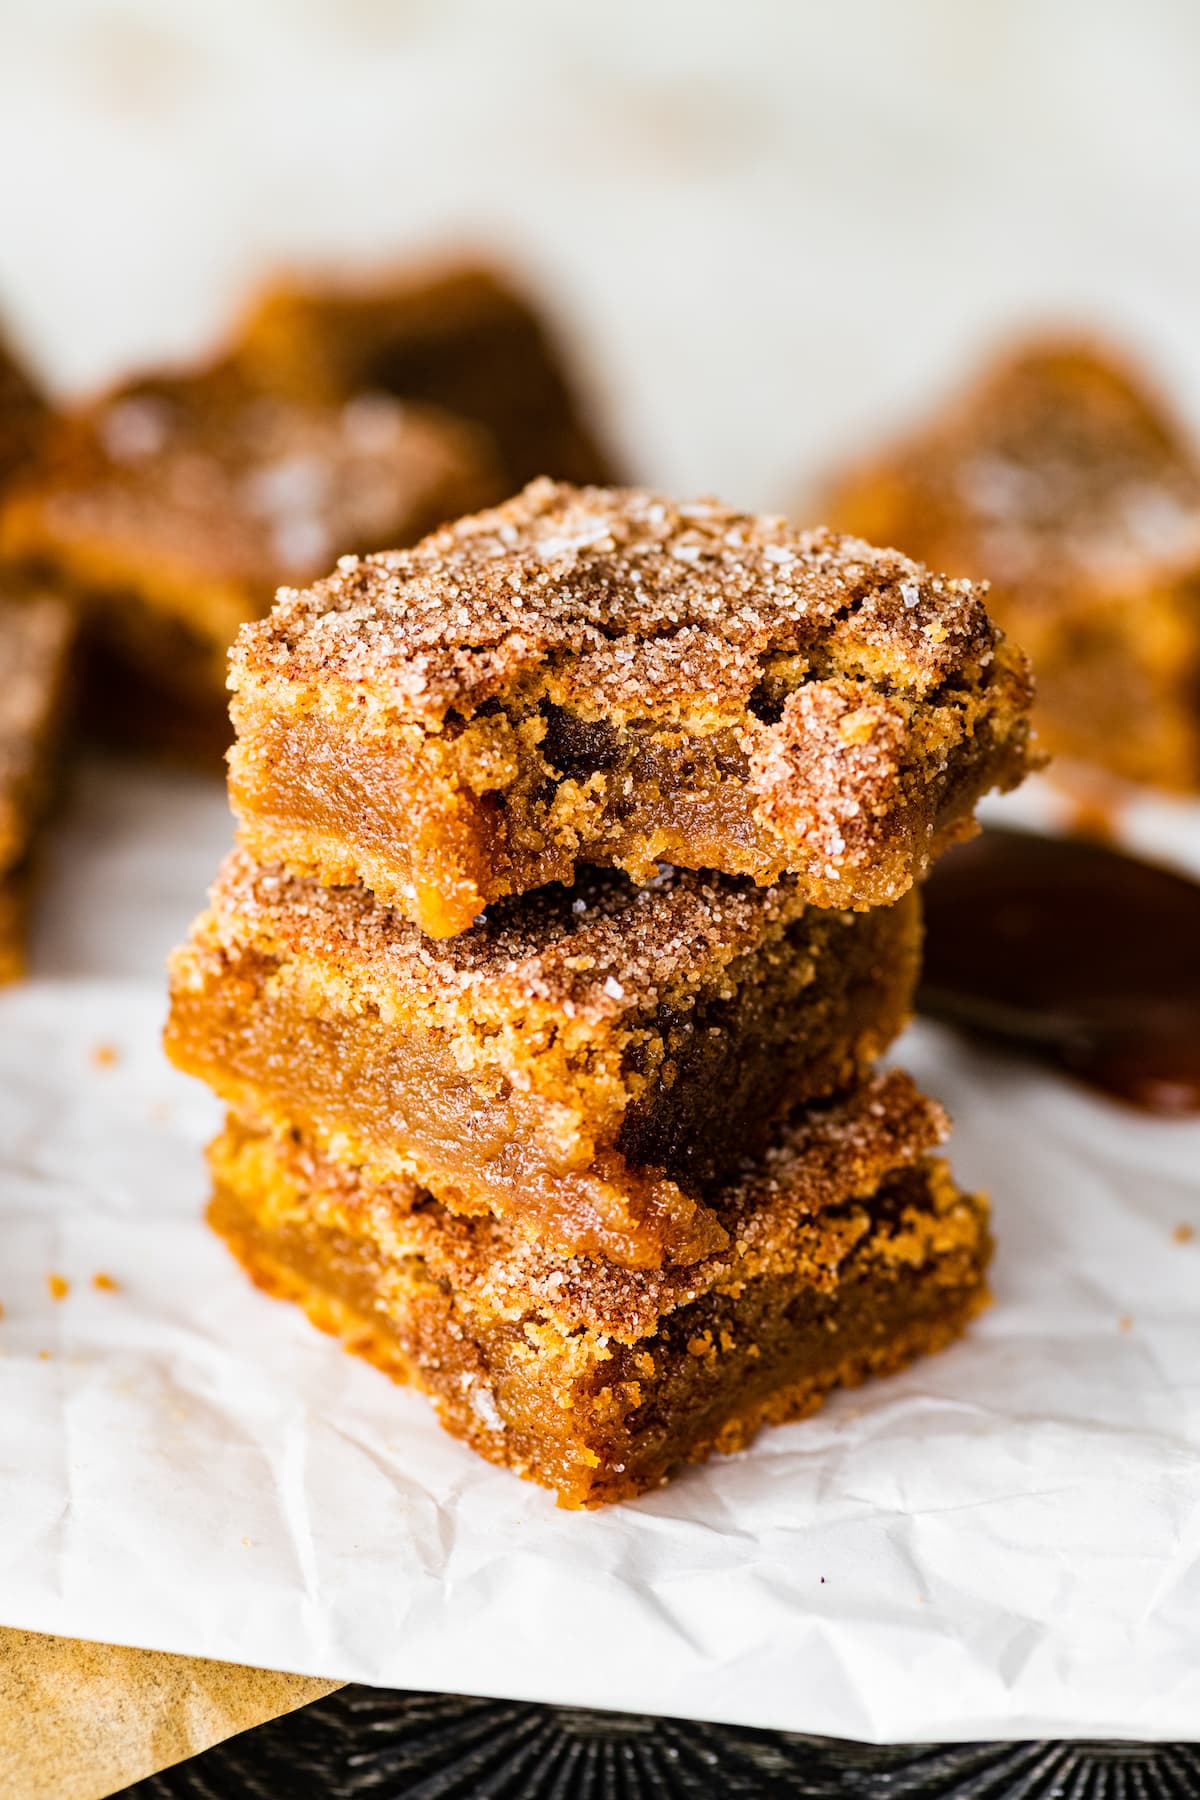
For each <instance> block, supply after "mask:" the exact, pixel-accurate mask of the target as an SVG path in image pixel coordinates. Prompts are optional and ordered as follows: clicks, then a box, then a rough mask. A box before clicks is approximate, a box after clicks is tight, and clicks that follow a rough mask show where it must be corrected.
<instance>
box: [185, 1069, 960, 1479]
mask: <svg viewBox="0 0 1200 1800" xmlns="http://www.w3.org/2000/svg"><path fill="white" fill-rule="evenodd" d="M944 1130H945V1121H944V1118H943V1115H942V1114H941V1112H940V1111H939V1109H938V1108H937V1107H936V1106H934V1105H933V1103H932V1102H930V1101H929V1100H926V1099H925V1098H924V1097H923V1096H922V1095H921V1094H920V1093H918V1091H917V1090H916V1088H915V1087H914V1086H913V1084H912V1082H911V1081H910V1079H909V1078H908V1077H907V1076H906V1075H903V1074H901V1073H900V1072H898V1071H897V1072H894V1073H892V1074H889V1075H886V1076H883V1077H882V1078H878V1079H876V1080H874V1081H872V1082H870V1083H868V1084H867V1085H866V1086H865V1087H864V1088H862V1089H860V1090H859V1091H858V1092H857V1093H855V1094H854V1095H853V1096H852V1097H851V1098H850V1099H848V1100H846V1101H843V1102H840V1103H838V1104H837V1105H834V1106H831V1107H829V1108H827V1109H819V1110H817V1111H815V1112H813V1113H812V1114H810V1115H809V1116H807V1117H806V1118H805V1119H804V1121H803V1123H801V1124H799V1125H798V1126H797V1127H796V1128H795V1129H794V1130H793V1131H792V1132H791V1133H790V1134H789V1135H787V1136H786V1137H785V1138H784V1139H783V1140H782V1141H781V1142H780V1143H779V1144H778V1145H777V1146H776V1147H775V1148H774V1149H773V1150H772V1151H771V1152H770V1153H769V1154H768V1155H767V1156H766V1157H765V1158H764V1159H763V1160H762V1161H761V1162H760V1163H758V1164H757V1165H754V1166H752V1167H750V1168H748V1169H747V1170H745V1171H744V1172H743V1173H742V1174H740V1175H739V1176H738V1177H737V1178H736V1180H734V1181H733V1182H732V1183H731V1185H730V1186H729V1188H728V1190H727V1192H726V1193H725V1195H724V1197H723V1202H722V1213H723V1215H724V1216H725V1217H726V1218H728V1220H729V1221H730V1240H729V1244H728V1246H727V1247H726V1248H725V1249H724V1250H722V1251H720V1252H718V1253H716V1254H714V1255H711V1256H709V1257H708V1258H706V1259H705V1260H704V1261H703V1262H700V1263H697V1264H695V1265H693V1266H692V1267H691V1268H689V1269H685V1270H660V1271H657V1272H654V1271H645V1270H640V1271H636V1272H631V1271H628V1270H622V1269H619V1268H616V1267H614V1266H613V1265H612V1264H609V1263H605V1262H600V1261H590V1260H588V1259H586V1258H570V1259H567V1260H563V1259H562V1258H556V1257H555V1256H554V1255H553V1254H552V1253H551V1252H549V1251H547V1250H546V1249H545V1248H543V1247H539V1246H537V1245H533V1244H530V1243H529V1242H527V1241H526V1240H525V1239H523V1238H521V1237H519V1236H516V1235H514V1234H513V1233H512V1232H511V1231H510V1230H508V1229H507V1228H506V1227H505V1225H504V1224H502V1223H501V1222H499V1221H497V1220H495V1219H491V1218H479V1219H463V1218H460V1217H458V1216H456V1215H455V1214H453V1213H451V1212H448V1211H446V1210H445V1209H444V1208H443V1207H441V1206H440V1205H439V1204H438V1203H437V1201H436V1200H434V1199H433V1198H432V1197H431V1196H430V1195H428V1194H426V1193H423V1192H422V1191H421V1190H420V1189H419V1188H416V1187H415V1186H414V1185H413V1184H412V1183H411V1182H406V1181H403V1180H400V1181H395V1182H391V1183H384V1184H374V1183H371V1182H369V1181H367V1180H365V1179H364V1178H363V1177H362V1176H361V1175H360V1174H359V1173H358V1172H357V1171H355V1170H353V1169H349V1168H339V1167H338V1166H336V1165H334V1164H333V1163H331V1162H329V1161H327V1160H324V1159H322V1158H321V1157H319V1156H317V1155H315V1154H314V1153H313V1152H312V1151H311V1150H310V1149H309V1148H307V1147H306V1146H305V1144H304V1142H303V1140H302V1139H300V1138H299V1137H297V1136H296V1135H294V1134H293V1135H292V1136H291V1137H285V1138H279V1137H275V1136H273V1135H271V1134H269V1133H261V1132H254V1131H251V1130H249V1129H247V1128H246V1127H245V1126H243V1125H239V1124H238V1123H237V1122H236V1121H231V1122H230V1124H229V1127H228V1129H227V1130H226V1132H225V1134H224V1135H223V1136H222V1137H220V1138H218V1140H217V1141H216V1143H215V1144H214V1145H213V1146H212V1149H211V1152H210V1158H211V1165H212V1171H213V1177H214V1188H215V1192H214V1197H213V1200H212V1203H211V1207H210V1211H209V1219H210V1221H211V1223H212V1225H213V1226H214V1228H215V1229H216V1230H217V1231H218V1232H219V1233H220V1234H221V1236H222V1237H223V1238H225V1239H226V1241H227V1242H228V1244H229V1245H230V1247H231V1249H232V1250H233V1251H234V1253H235V1255H236V1256H237V1257H238V1258H239V1260H240V1261H241V1262H242V1263H243V1265H244V1266H245V1268H246V1269H247V1270H248V1271H249V1273H250V1274H251V1275H252V1276H253V1278H254V1280H255V1281H256V1282H257V1283H258V1284H259V1285H260V1286H261V1287H263V1288H265V1289H266V1290H267V1291H268V1292H271V1293H274V1294H278V1295H281V1296H284V1297H286V1298H288V1299H292V1300H296V1301H299V1303H300V1304H301V1305H302V1306H303V1307H304V1309H305V1311H306V1312H307V1313H308V1315H309V1317H310V1318H311V1319H312V1320H313V1322H314V1323H315V1324H317V1325H319V1326H320V1327H321V1328H322V1329H323V1330H326V1331H330V1332H333V1333H335V1334H336V1335H338V1336H340V1337H341V1338H342V1339H343V1341H344V1342H345V1344H346V1346H347V1348H349V1349H350V1350H353V1351H355V1352H356V1353H357V1354H359V1355H361V1356H365V1357H366V1358H367V1359H368V1360H369V1361H371V1362H373V1363H375V1364H377V1365H378V1366H379V1367H380V1368H382V1369H384V1370H386V1372H387V1373H388V1374H390V1375H392V1376H394V1377H395V1378H396V1379H398V1380H401V1381H407V1382H412V1383H413V1384H414V1385H416V1386H418V1387H420V1388H423V1389H424V1390H425V1391H426V1392H427V1393H428V1394H429V1396H430V1398H431V1399H432V1401H433V1404H434V1406H435V1408H436V1410H437V1414H438V1417H439V1419H440V1421H441V1423H442V1424H443V1425H444V1426H445V1427H446V1428H447V1430H449V1431H451V1432H453V1433H454V1434H455V1436H457V1437H461V1438H463V1439H465V1440H466V1442H467V1443H468V1444H470V1445H471V1447H472V1448H473V1449H475V1450H477V1451H478V1452H479V1453H480V1454H481V1455H483V1456H485V1457H487V1458H489V1460H491V1461H492V1462H497V1463H501V1464H503V1465H505V1466H506V1467H508V1468H510V1469H513V1470H515V1471H516V1473H517V1474H519V1475H523V1476H525V1477H526V1478H528V1479H530V1480H533V1481H537V1482H540V1483H542V1484H543V1485H544V1486H546V1487H549V1488H553V1489H555V1490H556V1492H557V1494H558V1499H559V1503H560V1504H561V1505H564V1506H572V1507H577V1506H598V1505H601V1504H603V1503H604V1502H606V1501H613V1500H623V1499H628V1498H630V1497H632V1496H634V1495H637V1494H640V1493H643V1492H645V1491H646V1490H647V1489H649V1488H652V1487H654V1486H656V1485H658V1484H659V1483H661V1482H662V1481H664V1480H666V1478H667V1477H668V1475H670V1474H671V1472H672V1471H673V1470H674V1469H675V1468H677V1467H678V1466H679V1465H680V1464H682V1463H686V1462H694V1461H700V1460H703V1459H704V1458H706V1457H708V1456H710V1455H711V1454H712V1453H713V1452H714V1451H721V1452H728V1451H734V1450H739V1449H742V1448H743V1447H744V1446H745V1445H747V1444H748V1443H749V1442H750V1440H751V1439H752V1438H753V1437H754V1435H755V1433H756V1432H757V1431H758V1429H759V1428H760V1427H761V1426H763V1425H767V1424H782V1423H785V1422H787V1421H789V1420H793V1419H799V1418H803V1417H804V1416H805V1415H806V1414H808V1413H811V1412H813V1411H814V1410H815V1409H816V1408H817V1407H818V1406H819V1405H820V1404H821V1402H822V1400H823V1399H824V1398H825V1397H826V1395H827V1394H828V1393H829V1392H830V1390H831V1389H833V1388H836V1387H839V1386H845V1385H849V1384H852V1383H857V1382H860V1381H863V1380H864V1379H866V1378H867V1377H868V1376H870V1375H874V1374H883V1373H887V1372H889V1371H891V1370H894V1369H897V1368H899V1367H900V1366H901V1365H902V1364H904V1363H906V1362H908V1361H909V1360H910V1359H911V1358H912V1357H914V1356H917V1355H920V1354H922V1353H923V1352H925V1351H930V1350H936V1349H940V1348H941V1347H942V1346H944V1345H945V1344H947V1343H949V1342H950V1341H951V1340H952V1339H953V1338H954V1337H955V1336H957V1335H958V1333H959V1332H960V1331H961V1330H962V1329H963V1327H964V1325H965V1324H966V1323H967V1322H968V1320H969V1319H970V1318H971V1317H972V1315H973V1314H974V1313H976V1312H977V1311H978V1310H979V1308H980V1306H981V1305H982V1304H983V1303H984V1301H985V1299H986V1289H985V1284H984V1281H985V1271H986V1266H987V1261H988V1256H989V1252H990V1238H989V1232H988V1216H987V1207H986V1203H985V1202H984V1201H983V1200H982V1199H981V1198H980V1197H979V1196H975V1195H968V1194H964V1193H962V1192H961V1191H960V1190H959V1189H958V1188H957V1187H956V1185H955V1183H954V1180H953V1178H952V1177H951V1175H950V1173H949V1170H948V1169H947V1168H946V1166H945V1164H944V1163H943V1162H941V1161H940V1160H938V1159H936V1158H934V1157H932V1156H930V1154H929V1152H930V1150H931V1149H932V1148H933V1146H934V1145H936V1143H937V1142H938V1141H939V1140H940V1139H941V1137H942V1136H943V1135H944Z"/></svg>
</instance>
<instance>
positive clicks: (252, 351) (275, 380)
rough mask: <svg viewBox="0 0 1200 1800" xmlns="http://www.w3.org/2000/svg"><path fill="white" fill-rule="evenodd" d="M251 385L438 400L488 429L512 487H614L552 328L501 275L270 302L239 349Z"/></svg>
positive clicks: (423, 279)
mask: <svg viewBox="0 0 1200 1800" xmlns="http://www.w3.org/2000/svg"><path fill="white" fill-rule="evenodd" d="M235 355H236V356H237V359H238V361H239V362H240V365H241V366H242V368H243V369H244V370H245V371H246V373H247V375H248V376H249V378H250V379H251V380H252V381H254V382H256V383H257V384H259V385H262V386H265V387H268V388H270V389H273V390H276V391H279V392H284V393H295V394H298V395H300V396H301V397H305V398H313V399H317V400H321V401H325V402H336V401H339V400H344V399H345V398H346V397H347V396H348V395H350V394H353V393H356V392H359V391H361V390H363V389H374V390H378V391H380V392H383V393H389V394H395V395H398V396H399V398H401V399H403V400H418V401H429V402H431V403H432V404H434V405H436V406H441V407H444V408H445V409H446V410H447V411H448V412H452V413H456V414H458V415H459V417H461V418H464V419H471V420H473V421H474V422H475V423H476V424H478V425H480V426H482V427H484V428H485V429H486V430H487V431H488V432H489V434H490V436H491V440H492V443H493V444H494V446H495V449H496V453H497V457H498V460H499V462H500V464H501V467H502V468H503V470H504V475H505V491H507V492H510V493H511V492H514V491H515V490H516V489H517V488H519V487H521V486H522V485H523V484H524V483H525V482H526V481H529V480H531V479H532V478H533V477H534V476H535V475H553V476H556V477H557V478H558V479H560V480H563V481H601V482H602V481H611V480H612V478H613V472H612V467H611V464H610V462H609V459H608V457H607V455H606V454H605V453H604V452H603V451H602V450H601V448H600V446H599V445H598V443H597V442H596V439H595V437H594V436H593V434H592V431H591V429H590V428H589V426H588V425H587V423H586V422H585V420H584V417H583V414H582V411H581V408H580V405H579V401H578V398H577V396H576V395H575V393H574V391H573V381H572V379H571V377H570V376H569V374H568V372H567V368H566V365H565V362H564V359H563V355H562V352H561V349H560V347H559V346H558V345H557V344H556V343H555V342H554V340H553V335H552V333H551V332H550V331H549V330H548V328H547V325H546V323H545V321H544V320H543V319H542V318H540V317H539V316H538V313H537V312H536V311H535V310H534V308H533V307H532V306H531V305H530V303H529V302H528V300H526V299H525V298H523V297H522V295H521V294H519V293H518V292H517V291H516V290H515V289H514V288H513V287H512V286H510V285H509V284H508V283H507V282H506V281H504V280H503V279H502V278H501V277H500V276H499V275H497V274H496V273H495V272H494V271H493V270H490V269H487V268H483V267H480V266H477V265H473V264H449V265H447V264H442V265H427V266H424V267H420V266H418V267H410V268H406V269H402V270H396V271H394V272H391V273H383V274H380V275H378V276H376V277H375V278H374V279H372V280H368V281H362V280H359V281H357V282H353V283H347V282H345V281H341V282H338V281H335V280H330V279H325V280H320V279H317V278H312V279H309V280H308V281H304V280H297V281H295V282H294V283H290V284H287V285H284V286H280V287H278V288H277V289H275V290H274V291H273V292H271V293H269V294H267V295H265V296H264V297H263V299H262V301H261V302H260V304H259V305H258V307H257V309H256V310H255V311H254V313H253V314H252V316H251V318H250V319H249V321H248V323H247V325H246V327H245V329H244V331H243V333H242V335H241V340H240V343H239V346H238V349H237V351H236V352H235Z"/></svg>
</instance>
